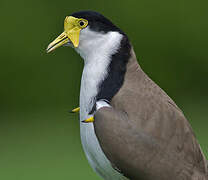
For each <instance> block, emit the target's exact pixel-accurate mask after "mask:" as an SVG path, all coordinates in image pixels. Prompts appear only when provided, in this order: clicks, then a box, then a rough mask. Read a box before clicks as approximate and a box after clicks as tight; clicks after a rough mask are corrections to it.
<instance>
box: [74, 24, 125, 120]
mask: <svg viewBox="0 0 208 180" xmlns="http://www.w3.org/2000/svg"><path fill="white" fill-rule="evenodd" d="M122 37H123V35H122V34H120V33H119V32H108V33H105V34H104V33H99V32H95V31H92V30H90V28H89V27H87V28H85V29H83V30H82V31H81V32H80V43H79V47H78V48H76V51H77V52H78V53H79V54H80V55H81V57H82V58H83V59H84V70H83V73H82V82H81V91H80V109H81V116H80V118H81V119H82V118H86V116H87V113H89V111H90V110H91V109H92V106H93V105H94V103H95V97H96V95H97V93H98V85H99V84H100V82H102V81H103V80H104V79H105V77H106V75H107V73H108V69H107V68H108V65H109V63H110V62H111V56H112V55H113V54H115V53H116V52H117V50H118V49H119V46H120V42H121V39H122ZM82 120H83V119H82Z"/></svg>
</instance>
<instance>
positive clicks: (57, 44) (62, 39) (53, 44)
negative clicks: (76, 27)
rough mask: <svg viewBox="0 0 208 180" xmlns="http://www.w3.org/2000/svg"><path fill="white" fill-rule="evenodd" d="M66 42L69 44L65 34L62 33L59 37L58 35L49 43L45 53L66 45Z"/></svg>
mask: <svg viewBox="0 0 208 180" xmlns="http://www.w3.org/2000/svg"><path fill="white" fill-rule="evenodd" d="M68 42H69V39H68V37H67V35H66V33H65V32H63V33H62V34H61V35H59V36H58V37H57V38H56V39H55V40H54V41H53V42H51V43H50V44H49V45H48V47H47V49H46V51H47V53H49V52H51V51H53V50H55V49H56V48H58V47H60V46H62V45H64V44H66V43H68Z"/></svg>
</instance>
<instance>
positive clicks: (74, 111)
mask: <svg viewBox="0 0 208 180" xmlns="http://www.w3.org/2000/svg"><path fill="white" fill-rule="evenodd" d="M79 110H80V107H77V108H74V109H72V110H71V111H70V112H71V113H77V112H79Z"/></svg>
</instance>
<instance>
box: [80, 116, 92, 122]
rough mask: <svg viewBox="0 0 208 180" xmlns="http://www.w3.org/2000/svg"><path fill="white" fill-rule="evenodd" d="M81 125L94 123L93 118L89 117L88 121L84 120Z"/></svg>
mask: <svg viewBox="0 0 208 180" xmlns="http://www.w3.org/2000/svg"><path fill="white" fill-rule="evenodd" d="M82 122H83V123H91V122H94V117H93V116H92V117H90V118H88V119H85V120H84V121H82Z"/></svg>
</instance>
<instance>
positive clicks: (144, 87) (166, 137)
mask: <svg viewBox="0 0 208 180" xmlns="http://www.w3.org/2000/svg"><path fill="white" fill-rule="evenodd" d="M60 46H69V47H72V48H73V49H74V50H75V51H76V52H77V53H78V54H79V55H80V56H81V57H82V59H83V60H84V68H83V72H82V78H81V88H80V100H79V107H78V108H75V109H73V110H72V112H73V113H75V112H79V115H80V136H81V142H82V146H83V149H84V152H85V155H86V157H87V159H88V162H89V164H90V165H91V167H92V168H93V169H94V171H95V172H96V173H97V174H98V175H100V176H101V177H102V178H103V179H105V180H128V179H130V180H167V179H168V180H208V166H207V160H206V158H205V155H204V154H203V152H202V150H201V147H200V145H199V143H198V141H197V139H196V136H195V134H194V132H193V130H192V127H191V126H190V124H189V122H188V120H187V119H186V118H185V116H184V114H183V112H182V111H181V110H180V108H179V107H178V106H177V105H176V103H175V102H174V101H173V100H172V99H171V98H170V97H169V96H168V95H167V94H166V92H165V91H164V90H162V89H161V88H160V87H159V86H158V85H157V84H156V83H155V82H154V81H153V80H151V79H150V77H149V76H148V75H147V74H146V73H145V72H144V71H143V70H142V68H141V67H140V65H139V63H138V61H137V58H136V54H135V52H134V49H133V45H132V44H131V42H130V40H129V38H128V36H127V35H126V33H124V32H123V31H122V30H121V29H120V28H118V27H117V26H116V25H114V24H113V23H112V22H111V20H110V19H108V18H106V17H105V16H103V15H101V14H100V13H98V12H94V11H89V10H87V11H79V12H74V13H72V14H71V15H69V16H66V18H65V20H64V32H63V33H62V34H61V35H59V36H58V37H57V38H56V39H55V40H54V41H52V42H51V43H50V44H49V45H48V47H47V52H48V53H49V52H51V51H53V50H55V49H56V48H58V47H60Z"/></svg>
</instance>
